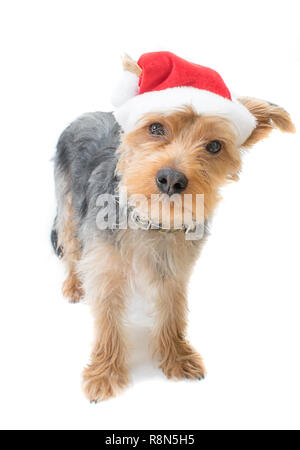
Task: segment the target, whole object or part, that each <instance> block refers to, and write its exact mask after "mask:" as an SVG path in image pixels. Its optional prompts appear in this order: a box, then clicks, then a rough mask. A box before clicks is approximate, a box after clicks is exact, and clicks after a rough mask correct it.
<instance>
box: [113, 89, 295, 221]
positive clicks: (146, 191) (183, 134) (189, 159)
mask: <svg viewBox="0 0 300 450" xmlns="http://www.w3.org/2000/svg"><path fill="white" fill-rule="evenodd" d="M240 101H241V102H242V103H243V104H244V105H245V106H246V107H247V108H248V109H249V110H250V112H251V113H252V114H253V115H254V116H255V117H256V119H257V127H256V128H255V130H254V131H253V132H252V134H251V136H249V138H248V139H247V141H246V142H244V144H243V146H242V148H247V147H249V146H251V145H253V144H254V143H255V142H257V141H258V140H260V139H262V138H264V137H265V136H266V135H267V134H269V132H270V131H271V129H272V128H274V127H277V128H280V129H281V130H282V131H293V130H294V127H293V124H292V122H291V120H290V117H289V115H288V114H287V113H286V111H284V110H283V109H282V108H279V107H277V106H275V105H272V104H270V103H267V102H263V101H261V100H254V99H249V98H244V99H240ZM119 152H120V159H119V163H118V166H117V172H118V174H119V175H120V178H121V186H122V187H125V188H126V190H127V194H128V196H129V197H130V196H133V198H137V199H138V202H137V203H138V205H137V203H136V202H134V204H135V206H138V209H139V211H140V212H141V214H142V215H144V216H146V217H148V218H149V219H150V220H151V221H153V222H156V223H161V220H162V219H161V217H162V214H164V213H166V214H167V213H168V211H169V212H170V214H171V221H173V218H174V215H176V214H177V215H180V218H182V217H183V215H184V208H186V206H185V203H186V202H184V198H186V197H185V194H191V196H190V199H192V201H191V203H189V208H190V209H191V213H192V217H193V220H195V217H196V209H197V204H196V203H197V202H196V199H197V196H196V195H197V194H203V200H204V216H205V218H207V217H209V216H210V214H211V213H212V211H213V209H214V207H215V205H216V203H217V201H218V199H219V194H218V193H219V189H220V187H221V186H222V185H224V183H225V182H226V181H228V180H237V179H238V173H239V170H240V168H241V148H239V147H238V145H237V139H236V134H235V129H234V126H233V125H232V123H231V122H230V121H229V120H227V119H225V118H222V117H219V116H210V115H197V114H196V113H195V112H194V111H193V109H192V108H190V107H186V108H183V109H182V110H179V111H174V112H173V113H169V114H159V113H156V114H155V113H153V114H147V115H145V116H144V117H143V118H142V120H140V121H139V122H138V123H137V125H136V129H135V130H134V131H132V132H130V133H128V134H124V135H123V139H122V143H121V146H120V148H119ZM170 199H172V201H171V202H170ZM164 209H165V210H168V211H165V212H164ZM179 222H180V220H179Z"/></svg>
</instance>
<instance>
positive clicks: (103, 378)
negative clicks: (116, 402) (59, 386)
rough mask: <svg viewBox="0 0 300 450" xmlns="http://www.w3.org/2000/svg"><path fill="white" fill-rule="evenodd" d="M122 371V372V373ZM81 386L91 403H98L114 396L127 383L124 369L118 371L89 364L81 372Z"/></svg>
mask: <svg viewBox="0 0 300 450" xmlns="http://www.w3.org/2000/svg"><path fill="white" fill-rule="evenodd" d="M122 372H123V373H122ZM82 378H83V381H82V387H83V391H84V393H85V395H86V397H87V399H88V400H89V401H90V402H91V403H98V402H101V401H103V400H107V399H109V398H111V397H115V396H116V395H117V394H118V393H119V391H121V390H122V389H123V388H124V387H125V386H126V385H127V384H128V377H127V374H126V372H125V371H120V373H116V372H113V371H111V370H109V369H106V370H104V371H103V370H102V369H101V367H99V366H97V365H95V364H91V365H90V366H88V367H87V368H86V369H85V370H84V372H83V377H82Z"/></svg>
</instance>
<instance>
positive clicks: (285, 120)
mask: <svg viewBox="0 0 300 450" xmlns="http://www.w3.org/2000/svg"><path fill="white" fill-rule="evenodd" d="M238 101H239V102H240V103H242V104H243V105H244V106H245V107H246V108H247V109H248V110H249V111H250V112H251V114H253V116H254V117H255V118H256V120H257V125H256V127H255V129H254V130H253V131H252V133H251V135H250V136H249V137H248V138H247V140H246V141H245V142H244V144H243V147H251V146H252V145H253V144H256V142H258V141H260V140H261V139H263V138H265V137H267V136H268V135H269V133H270V132H271V131H272V130H273V129H274V128H278V129H279V130H281V131H284V132H288V133H294V132H295V131H296V129H295V125H294V124H293V122H292V120H291V118H290V115H289V113H288V112H287V111H285V109H283V108H281V107H280V106H277V105H274V104H273V103H269V102H267V101H264V100H259V99H256V98H251V97H240V98H238Z"/></svg>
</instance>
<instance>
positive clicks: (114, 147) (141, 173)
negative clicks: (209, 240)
mask: <svg viewBox="0 0 300 450" xmlns="http://www.w3.org/2000/svg"><path fill="white" fill-rule="evenodd" d="M124 64H125V66H126V67H127V69H129V70H131V71H135V70H136V67H135V66H134V63H133V62H132V61H129V60H126V61H125V62H124ZM242 102H243V104H244V105H245V106H246V107H247V108H248V109H249V110H251V112H252V114H254V115H255V117H256V119H257V128H256V129H255V130H254V131H253V133H252V135H251V136H250V137H249V138H248V139H247V141H246V142H245V143H244V147H249V146H250V145H252V144H254V143H255V142H257V141H258V140H259V139H261V138H263V137H265V136H266V135H267V134H268V133H269V131H270V130H271V129H272V128H273V127H277V128H279V129H281V130H283V131H293V124H292V122H291V121H290V118H289V116H288V114H287V113H286V111H284V110H283V109H282V108H279V107H277V106H275V105H271V104H269V103H267V102H263V101H257V100H254V99H248V98H244V99H243V100H242ZM156 122H159V123H161V124H163V126H164V128H165V130H166V134H165V135H164V136H161V137H157V136H156V137H154V136H151V135H150V134H149V125H150V124H151V123H156ZM216 139H217V140H219V141H220V142H221V143H222V151H221V152H220V153H219V154H217V155H212V154H209V153H208V152H207V151H206V145H207V143H208V142H210V141H212V140H216ZM163 167H171V168H173V169H176V170H180V171H181V172H183V173H185V175H186V176H187V178H188V180H189V183H188V185H187V188H186V191H185V192H184V193H190V194H193V195H194V194H198V193H200V194H204V205H205V214H204V215H205V220H206V222H207V221H208V220H209V219H210V217H211V216H212V213H213V211H214V208H215V206H216V204H217V202H218V201H219V198H220V197H219V189H220V187H221V186H222V185H223V184H224V183H226V182H228V181H229V180H235V179H237V178H238V174H239V171H240V168H241V154H240V148H238V146H237V143H236V139H235V131H234V128H233V127H232V125H231V123H230V122H229V121H228V120H226V119H225V118H220V117H214V116H209V115H207V116H205V115H200V116H199V115H197V114H196V113H195V112H194V111H193V110H192V109H191V108H189V107H187V108H183V109H182V110H180V111H175V112H174V113H173V114H168V115H163V114H148V115H145V116H144V117H143V119H142V120H141V121H140V123H139V124H138V125H137V127H136V129H135V130H134V131H133V132H131V133H128V134H125V135H124V134H122V131H121V129H120V127H119V125H118V123H117V122H116V120H115V118H114V116H113V114H112V113H101V112H96V113H90V114H85V115H83V116H81V117H80V118H79V119H77V120H76V121H75V122H73V123H72V124H71V125H70V126H69V127H68V128H67V129H66V130H65V131H64V132H63V134H62V135H61V137H60V139H59V142H58V146H57V152H56V156H55V181H56V194H57V217H56V219H55V222H54V227H53V230H52V244H53V247H54V249H55V251H56V253H57V254H58V255H59V256H60V257H61V259H62V261H63V262H64V263H65V266H66V268H67V272H68V274H67V279H66V281H65V283H64V286H63V294H64V295H65V296H66V297H67V298H68V299H69V300H70V301H73V302H77V301H79V300H80V299H82V298H84V299H85V300H86V301H87V302H88V304H89V305H90V307H91V311H92V314H93V317H94V322H95V339H94V345H93V350H92V354H91V361H90V363H89V365H88V366H87V367H86V369H85V370H84V373H83V388H84V391H85V394H86V396H87V398H88V399H89V400H90V401H95V402H97V401H100V400H104V399H107V398H109V397H111V396H113V395H115V394H116V393H118V392H119V390H120V389H122V388H124V387H125V386H126V385H127V384H128V382H129V374H128V353H129V348H128V335H127V327H126V323H127V320H128V319H127V313H128V310H129V309H130V304H129V299H130V298H132V297H134V296H135V295H136V294H137V293H139V294H140V297H141V299H142V302H144V303H145V304H146V303H147V307H148V310H149V311H148V312H149V317H150V319H151V326H150V331H151V346H152V352H153V355H156V356H157V357H158V359H159V366H160V367H161V369H162V370H163V372H164V373H165V375H166V376H167V377H168V378H176V379H182V378H189V379H201V378H203V376H204V375H205V368H204V365H203V361H202V358H201V357H200V355H199V354H198V353H197V352H196V351H195V349H194V348H193V347H192V346H191V344H190V343H189V342H188V341H187V339H186V327H187V321H186V313H187V298H186V297H187V284H188V280H189V277H190V274H191V271H192V268H193V265H194V263H195V261H196V259H197V258H198V256H199V254H200V251H201V248H202V246H203V243H204V241H205V237H206V235H207V233H206V231H205V233H204V237H203V239H202V240H200V241H198V240H194V241H192V240H190V241H189V240H186V239H185V235H184V232H182V231H177V232H174V233H163V234H162V233H160V232H158V231H157V230H153V229H149V230H147V231H146V230H142V229H137V230H132V229H130V228H127V229H119V228H117V229H107V230H100V229H99V228H98V227H97V214H98V212H99V209H100V207H99V206H97V198H98V196H99V195H100V194H107V193H109V194H114V195H115V200H114V202H115V203H114V204H113V205H111V206H110V207H115V206H116V205H117V204H119V203H120V206H121V207H122V204H121V201H120V197H119V193H120V189H121V188H122V187H126V189H127V191H128V193H129V194H130V195H136V194H143V195H144V196H146V199H147V200H146V203H148V201H149V199H150V197H151V194H153V193H158V189H157V186H156V183H155V176H156V173H157V172H158V170H159V169H161V168H163ZM146 206H147V205H145V204H144V205H143V204H141V205H140V209H141V211H142V212H143V213H145V214H146V211H147V208H146ZM143 208H145V209H143ZM194 208H195V205H194V204H193V205H192V213H193V214H195V211H194ZM174 211H175V210H174ZM150 219H151V220H152V219H153V220H154V219H155V220H157V219H158V220H159V218H157V217H154V218H153V217H150ZM205 230H206V229H205Z"/></svg>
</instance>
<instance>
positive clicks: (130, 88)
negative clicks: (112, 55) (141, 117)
mask: <svg viewBox="0 0 300 450" xmlns="http://www.w3.org/2000/svg"><path fill="white" fill-rule="evenodd" d="M138 92H139V78H138V76H137V75H135V74H134V73H131V72H128V71H127V70H125V71H124V72H123V74H122V77H121V78H120V80H119V82H118V84H117V86H116V87H115V90H114V92H113V95H112V99H111V101H112V104H113V105H114V106H121V105H123V104H124V103H125V102H126V101H127V100H129V99H130V98H132V97H135V96H136V95H137V94H138Z"/></svg>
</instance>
